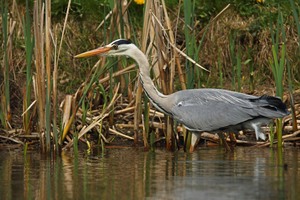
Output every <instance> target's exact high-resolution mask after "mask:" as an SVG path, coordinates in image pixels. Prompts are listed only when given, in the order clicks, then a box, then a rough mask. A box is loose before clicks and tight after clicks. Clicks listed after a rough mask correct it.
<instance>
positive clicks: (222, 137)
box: [218, 132, 233, 151]
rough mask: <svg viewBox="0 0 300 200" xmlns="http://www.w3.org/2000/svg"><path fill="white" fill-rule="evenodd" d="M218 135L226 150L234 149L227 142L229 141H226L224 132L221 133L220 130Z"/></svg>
mask: <svg viewBox="0 0 300 200" xmlns="http://www.w3.org/2000/svg"><path fill="white" fill-rule="evenodd" d="M218 136H219V138H220V139H221V142H222V145H223V146H224V148H225V150H226V151H232V150H233V149H231V148H230V146H229V145H228V143H227V141H226V139H225V137H224V134H223V133H221V132H219V133H218Z"/></svg>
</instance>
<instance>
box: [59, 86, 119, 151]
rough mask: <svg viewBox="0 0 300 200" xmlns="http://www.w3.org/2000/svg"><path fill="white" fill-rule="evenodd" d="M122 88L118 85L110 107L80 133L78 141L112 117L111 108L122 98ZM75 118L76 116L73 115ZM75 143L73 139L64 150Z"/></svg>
mask: <svg viewBox="0 0 300 200" xmlns="http://www.w3.org/2000/svg"><path fill="white" fill-rule="evenodd" d="M119 88H120V84H117V86H116V87H115V89H114V96H113V98H112V99H111V101H110V103H109V105H108V106H107V107H106V108H105V109H104V110H103V111H102V112H101V113H100V115H99V116H96V117H95V118H93V121H92V122H91V124H89V125H88V126H84V127H83V128H82V129H81V130H80V132H79V133H78V139H80V138H81V137H82V136H83V135H85V134H86V133H87V132H89V131H90V130H91V129H93V128H94V127H95V126H99V125H100V123H101V122H102V120H103V119H104V118H106V117H108V116H109V115H110V113H111V112H112V111H113V109H111V107H112V106H113V105H114V104H115V103H116V101H117V100H118V99H119V98H120V97H121V95H119V94H118V91H119ZM72 116H74V115H72ZM73 142H74V139H72V140H71V141H70V142H69V143H68V144H67V145H66V146H65V147H64V148H63V149H66V148H69V147H70V146H71V145H72V144H73Z"/></svg>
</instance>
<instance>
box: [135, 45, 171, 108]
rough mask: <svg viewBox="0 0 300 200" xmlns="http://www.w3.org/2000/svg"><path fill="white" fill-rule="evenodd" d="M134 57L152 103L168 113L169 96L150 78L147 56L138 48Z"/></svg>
mask: <svg viewBox="0 0 300 200" xmlns="http://www.w3.org/2000/svg"><path fill="white" fill-rule="evenodd" d="M132 58H133V59H134V60H135V61H136V62H137V64H138V66H139V69H140V78H141V82H142V85H143V88H144V91H145V93H146V94H147V96H148V97H149V99H150V101H151V103H152V104H153V105H154V106H155V107H156V108H157V109H159V110H161V111H163V112H166V113H168V112H169V110H168V107H169V106H168V105H170V103H169V102H168V101H167V96H166V95H164V94H162V93H160V92H159V91H158V90H157V89H156V87H155V85H154V83H153V81H152V79H151V78H150V65H149V62H148V59H147V57H146V56H145V55H144V53H143V52H142V51H140V50H139V49H136V51H135V52H134V54H133V55H132Z"/></svg>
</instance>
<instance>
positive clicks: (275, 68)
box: [270, 12, 286, 148]
mask: <svg viewBox="0 0 300 200" xmlns="http://www.w3.org/2000/svg"><path fill="white" fill-rule="evenodd" d="M271 33H272V43H273V44H272V56H273V60H271V61H270V65H271V69H272V73H273V76H274V80H275V85H276V95H277V96H278V97H280V98H281V99H282V98H283V75H284V68H285V60H286V46H285V42H286V38H285V30H284V25H283V16H282V13H281V12H279V13H278V21H277V25H276V30H275V33H274V32H271ZM280 35H281V38H282V43H281V45H280V48H279V44H280V43H279V41H280ZM279 50H280V52H279ZM276 132H277V139H278V148H281V147H282V119H277V120H276Z"/></svg>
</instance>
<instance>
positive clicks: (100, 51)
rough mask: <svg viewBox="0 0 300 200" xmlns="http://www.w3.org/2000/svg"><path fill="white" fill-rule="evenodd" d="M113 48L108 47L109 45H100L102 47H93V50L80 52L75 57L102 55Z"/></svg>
mask: <svg viewBox="0 0 300 200" xmlns="http://www.w3.org/2000/svg"><path fill="white" fill-rule="evenodd" d="M111 48H112V47H107V46H105V47H100V48H97V49H93V50H90V51H87V52H84V53H81V54H78V55H76V56H74V57H75V58H84V57H90V56H95V55H101V54H103V53H106V52H108V51H110V50H111Z"/></svg>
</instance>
